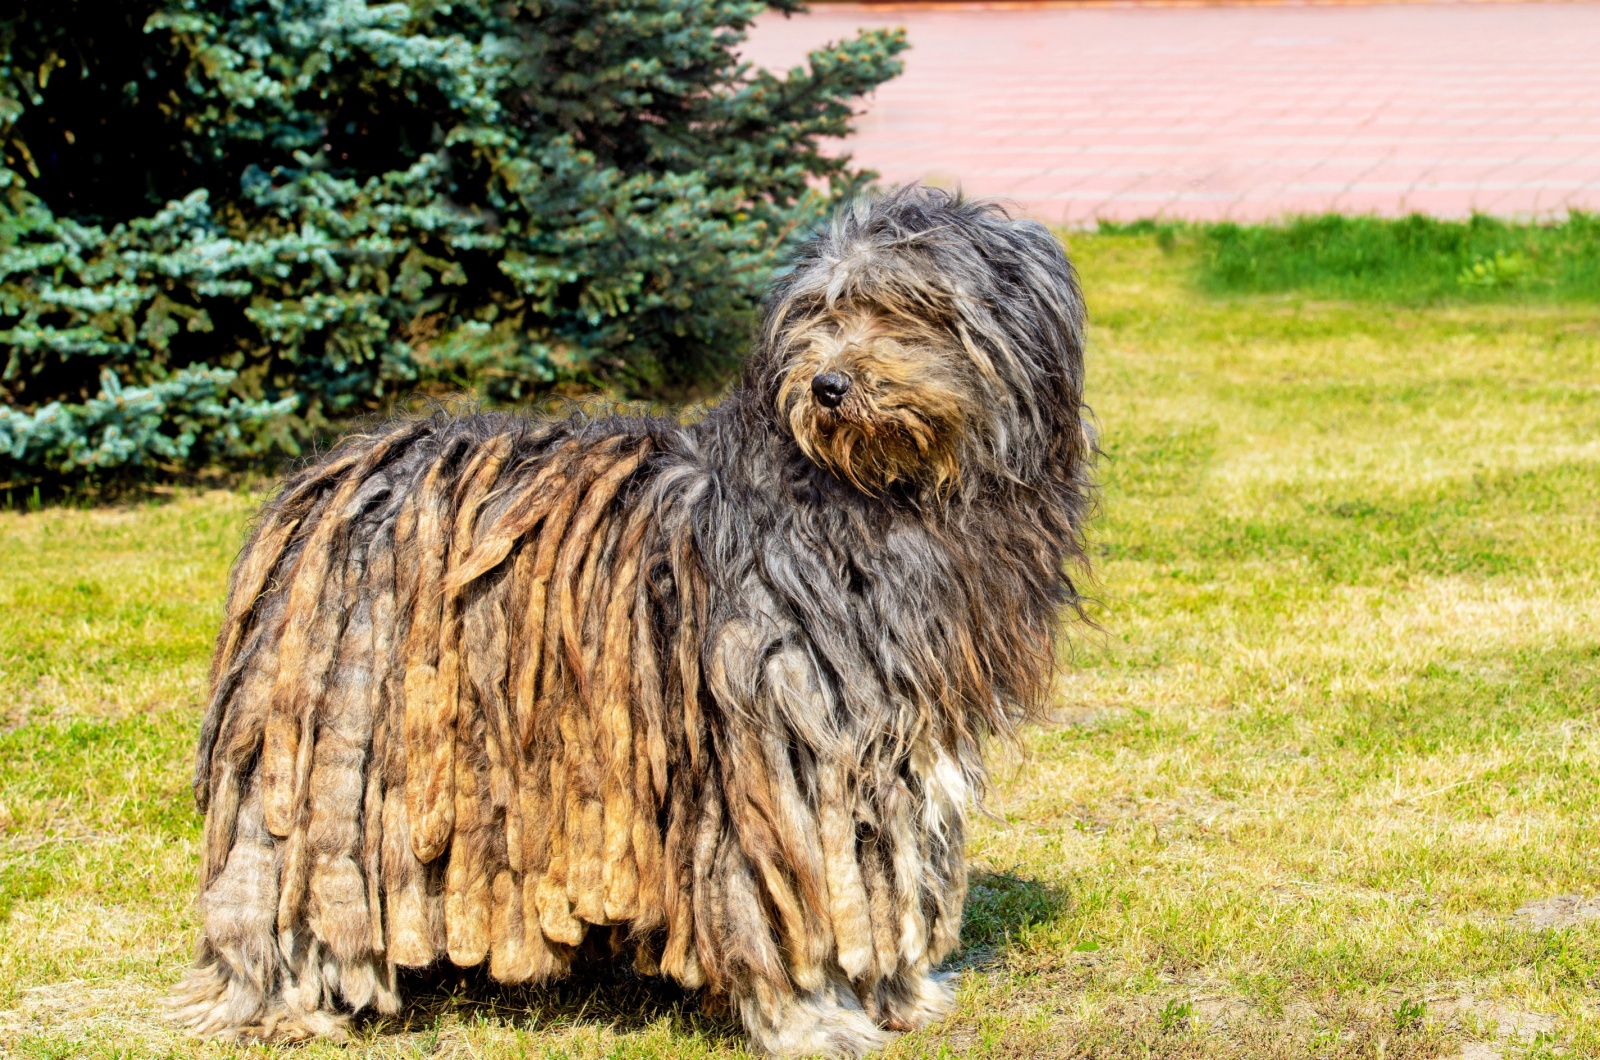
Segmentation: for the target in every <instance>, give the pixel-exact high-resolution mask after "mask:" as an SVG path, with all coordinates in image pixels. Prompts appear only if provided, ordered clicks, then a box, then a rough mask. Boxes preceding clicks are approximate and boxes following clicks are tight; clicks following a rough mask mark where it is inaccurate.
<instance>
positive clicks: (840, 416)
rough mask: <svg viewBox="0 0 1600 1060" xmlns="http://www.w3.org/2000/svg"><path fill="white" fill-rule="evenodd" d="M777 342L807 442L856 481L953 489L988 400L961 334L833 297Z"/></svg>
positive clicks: (797, 433) (782, 403) (868, 488)
mask: <svg viewBox="0 0 1600 1060" xmlns="http://www.w3.org/2000/svg"><path fill="white" fill-rule="evenodd" d="M789 324H790V327H789V328H788V329H787V330H786V331H785V332H784V333H783V335H782V337H781V339H780V340H779V343H778V349H777V350H776V351H775V352H776V354H777V356H778V358H779V364H780V368H779V372H780V382H779V385H778V393H777V405H778V411H779V414H780V416H782V418H783V419H784V421H785V422H786V423H787V424H788V427H789V430H790V431H791V432H793V434H794V437H795V441H797V442H798V443H799V444H800V449H801V451H802V452H804V453H805V454H806V456H807V457H808V458H810V459H811V460H812V462H814V463H816V464H817V465H819V466H821V467H824V468H827V469H828V470H829V471H831V472H833V473H834V474H835V475H837V476H839V477H840V478H842V479H844V480H846V481H848V482H851V483H853V484H854V485H855V486H856V487H857V488H858V489H861V490H863V491H865V492H868V493H877V492H879V491H881V490H883V489H884V488H886V487H888V486H890V485H892V484H893V483H895V482H901V481H906V480H913V481H919V482H922V483H925V484H928V485H931V486H933V487H934V488H935V489H946V488H948V487H950V486H952V485H954V484H955V482H956V481H957V479H958V478H959V476H960V466H961V462H960V453H961V449H962V441H963V436H964V434H965V432H966V431H967V429H968V427H969V411H970V410H972V409H973V408H974V405H975V403H976V402H979V401H981V400H982V397H983V395H982V390H981V387H979V386H978V385H977V383H978V381H977V380H976V379H974V378H973V370H972V369H973V365H972V363H971V359H970V357H968V355H967V352H966V351H965V350H964V349H963V348H962V346H961V343H960V341H959V340H958V339H957V338H956V336H955V335H954V334H952V333H951V332H950V331H949V330H948V329H946V328H944V327H941V326H940V325H939V324H938V322H937V321H936V320H932V321H931V320H929V319H927V318H926V317H919V316H912V315H909V314H906V313H905V312H903V311H898V312H897V311H895V310H894V309H892V308H889V307H885V306H882V305H874V304H871V303H867V304H848V303H846V304H838V305H834V306H829V305H827V304H826V303H825V302H824V303H823V304H821V305H819V306H817V307H815V308H813V309H811V310H810V311H808V312H801V313H799V314H797V315H796V316H795V317H793V318H791V319H790V321H789Z"/></svg>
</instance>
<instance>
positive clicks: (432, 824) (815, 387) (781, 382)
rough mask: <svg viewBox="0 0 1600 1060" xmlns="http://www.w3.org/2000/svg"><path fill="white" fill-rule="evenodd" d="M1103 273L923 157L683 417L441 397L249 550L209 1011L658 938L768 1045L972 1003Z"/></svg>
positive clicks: (1076, 510) (217, 740)
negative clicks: (972, 907)
mask: <svg viewBox="0 0 1600 1060" xmlns="http://www.w3.org/2000/svg"><path fill="white" fill-rule="evenodd" d="M1082 394H1083V300H1082V297H1081V294H1080V292H1079V288H1078V283H1077V279H1076V276H1075V274H1074V272H1073V269H1072V266H1071V265H1070V264H1069V262H1068V260H1067V257H1066V255H1065V254H1064V252H1063V251H1062V249H1061V246H1060V245H1059V244H1058V243H1057V241H1056V240H1055V239H1054V238H1053V237H1052V236H1051V235H1050V233H1049V232H1048V231H1046V230H1045V229H1044V228H1043V227H1042V226H1040V225H1038V224H1034V223H1032V222H1028V221H1020V220H1014V219H1012V218H1010V217H1009V216H1008V215H1007V214H1006V213H1005V212H1004V211H1003V210H1001V209H1000V208H998V207H995V206H992V205H988V204H983V203H976V202H969V201H964V200H963V199H961V198H960V197H958V196H954V195H950V194H947V193H944V192H941V191H937V190H929V189H925V188H917V187H912V188H907V189H903V190H900V191H898V192H894V193H890V194H888V195H883V196H877V197H871V198H866V199H863V200H861V201H858V202H856V203H854V204H852V205H850V206H848V207H846V208H844V209H842V210H841V211H839V213H838V214H837V215H836V216H835V218H834V220H833V221H832V223H831V225H830V226H829V227H827V228H826V229H824V230H822V231H820V232H819V233H818V234H816V235H815V236H814V237H812V238H811V239H810V240H809V241H808V242H806V243H805V244H804V245H802V246H801V247H800V248H799V250H798V251H797V253H796V254H795V256H794V258H793V261H792V263H791V265H790V267H789V268H788V269H787V270H786V271H785V272H783V273H782V274H781V278H780V279H779V280H778V281H777V283H776V285H775V287H774V288H773V290H772V292H771V295H770V297H769V298H768V300H767V302H766V304H765V307H764V310H763V315H762V323H761V328H760V333H759V336H758V338H757V341H756V344H755V348H754V350H753V352H752V353H751V354H750V356H749V358H748V361H747V363H746V364H745V367H744V371H743V375H742V378H741V380H740V382H739V383H738V385H737V386H736V387H735V388H733V389H732V390H731V391H730V392H729V393H728V394H727V396H726V397H725V398H724V399H723V400H722V401H721V402H720V403H718V404H717V405H716V406H715V407H714V408H712V409H711V410H710V411H709V412H707V413H706V414H705V415H704V416H703V417H702V418H700V419H698V420H697V421H694V422H680V421H677V420H671V419H659V418H647V417H644V416H630V415H615V416H608V417H601V418H595V417H589V416H576V415H575V416H570V417H567V418H561V419H551V418H534V417H528V416H520V415H500V414H484V415H471V416H464V417H452V416H447V415H438V416H434V417H432V418H411V419H403V420H400V421H397V422H393V423H390V424H388V425H385V426H383V427H381V428H378V429H375V430H371V431H368V432H366V433H360V434H357V435H355V436H352V437H349V438H347V439H345V440H344V441H343V442H342V443H341V444H339V445H338V446H337V447H336V448H334V449H333V450H332V451H331V452H329V453H328V454H327V456H326V457H324V458H323V459H321V460H320V461H318V462H317V463H316V464H315V465H313V466H311V467H308V468H306V469H305V470H303V471H301V472H299V473H298V474H296V475H295V476H294V477H293V478H291V479H290V480H289V481H288V482H287V484H286V485H285V486H284V487H283V489H282V491H281V492H280V493H279V494H278V496H277V498H276V499H275V500H273V501H272V503H271V504H269V505H268V506H267V508H266V510H265V511H264V512H263V513H262V515H261V517H260V520H259V525H258V526H257V527H256V529H255V532H254V534H253V536H252V537H251V539H250V541H249V543H248V544H247V545H246V547H245V549H244V551H243V553H242V554H241V556H240V558H239V560H238V563H237V565H236V566H235V568H234V571H233V575H232V581H231V584H230V588H229V595H228V603H227V610H226V615H225V618H224V622H223V626H222V630H221V633H220V635H219V637H218V641H217V649H216V655H215V659H214V662H213V669H212V675H213V692H212V696H211V700H210V704H209V708H208V710H207V712H206V716H205V721H204V724H203V727H202V730H201V734H200V742H199V750H198V755H197V762H196V771H195V780H194V790H195V794H196V797H197V798H198V800H199V804H200V806H201V808H202V809H203V810H204V812H205V814H206V821H205V834H204V850H203V862H202V866H201V872H200V886H201V897H200V913H201V917H202V920H203V927H202V933H201V937H200V941H199V946H198V954H197V958H196V964H195V966H194V968H193V969H192V971H191V972H190V974H189V976H188V978H187V979H186V980H185V981H184V983H183V984H182V986H181V987H180V989H179V1001H178V1003H179V1013H180V1017H181V1018H182V1019H183V1020H184V1021H185V1022H186V1023H187V1024H189V1025H190V1026H192V1027H194V1028H196V1029H198V1030H199V1031H201V1032H203V1033H231V1034H235V1035H249V1036H258V1037H263V1038H277V1039H283V1038H293V1037H298V1036H304V1035H310V1034H319V1033H329V1032H335V1031H337V1030H338V1029H339V1027H340V1026H341V1024H342V1023H343V1021H344V1020H346V1019H347V1018H348V1015H349V1014H351V1013H355V1012H360V1011H362V1010H364V1009H367V1008H369V1007H372V1008H375V1009H376V1010H377V1011H379V1012H393V1011H395V1010H396V1009H397V1008H398V1007H399V1005H400V1004H401V999H400V997H399V996H398V991H397V985H396V984H397V969H400V968H411V967H417V966H423V965H429V964H432V963H434V962H436V961H440V960H441V959H448V960H449V961H451V962H454V964H456V965H460V966H470V965H477V964H480V963H482V962H484V961H487V962H488V966H489V967H488V970H489V974H490V975H491V976H492V977H493V978H495V979H497V980H500V981H502V982H506V983H538V982H542V981H545V980H548V979H550V978H551V977H554V976H560V975H562V974H563V973H564V972H566V970H567V969H568V968H569V967H570V966H571V965H572V963H573V962H574V961H575V960H583V959H595V958H598V959H605V960H619V961H620V960H627V961H630V962H631V963H632V965H633V966H634V967H635V968H637V969H639V970H640V971H641V972H644V973H646V974H657V975H661V976H665V977H667V978H669V979H672V980H675V981H676V982H678V983H680V984H682V985H683V986H685V987H688V988H691V989H697V990H699V991H700V992H701V993H702V994H703V996H705V997H707V998H709V999H713V1000H715V1001H717V1002H719V1003H726V1004H730V1005H731V1006H732V1007H733V1008H734V1009H735V1010H736V1011H737V1012H738V1013H739V1015H740V1017H741V1018H742V1020H743V1023H744V1026H745V1028H746V1030H747V1032H748V1033H749V1035H750V1039H751V1041H752V1042H753V1043H754V1045H755V1046H757V1047H758V1048H759V1049H762V1050H765V1051H766V1052H768V1053H771V1054H773V1055H778V1056H789V1055H798V1054H809V1053H829V1054H836V1055H845V1056H855V1055H860V1054H862V1053H865V1052H868V1051H870V1050H872V1049H875V1048H877V1047H879V1046H881V1045H883V1044H884V1043H885V1042H886V1041H887V1040H888V1037H889V1034H890V1033H891V1032H894V1031H903V1030H908V1029H913V1028H917V1027H921V1026H924V1025H926V1024H928V1023H929V1022H931V1021H934V1020H937V1019H939V1018H940V1016H941V1015H942V1014H943V1013H944V1012H945V1011H946V1010H947V1009H948V1007H949V1006H950V1004H951V1000H952V992H951V987H950V985H949V983H948V982H947V979H946V977H942V976H941V975H940V974H939V973H938V972H937V971H936V969H937V967H938V965H939V964H940V962H941V961H943V960H944V959H945V957H946V956H947V955H948V954H949V953H950V952H951V951H952V949H953V948H954V947H955V946H956V944H957V941H958V938H959V934H960V926H961V910H962V904H963V902H964V900H965V897H966V890H967V869H966V863H965V860H964V856H963V840H964V835H965V832H966V822H967V813H968V805H969V802H971V801H972V800H974V799H976V798H978V797H980V796H981V794H982V791H983V787H984V781H985V773H984V762H983V758H982V749H983V746H984V743H985V740H986V738H988V737H990V736H992V735H997V734H999V735H1003V734H1006V733H1010V732H1012V731H1014V730H1015V728H1016V726H1017V725H1018V724H1019V723H1020V722H1021V721H1023V720H1024V719H1026V718H1027V717H1028V716H1029V715H1030V714H1031V713H1033V712H1034V711H1036V710H1037V709H1038V708H1039V707H1040V706H1041V705H1042V702H1043V700H1044V698H1045V696H1046V694H1047V691H1048V686H1049V681H1050V677H1051V673H1052V669H1053V662H1054V659H1055V655H1056V643H1057V640H1058V637H1059V635H1060V631H1061V628H1062V625H1063V620H1064V619H1066V618H1068V617H1071V615H1072V614H1073V613H1075V612H1078V611H1079V610H1080V598H1079V595H1078V591H1077V588H1076V585H1075V580H1077V579H1080V578H1081V575H1082V574H1083V572H1084V568H1085V555H1084V547H1083V536H1082V535H1083V528H1084V522H1085V519H1086V518H1087V516H1088V512H1089V508H1090V503H1091V499H1092V483H1091V470H1092V462H1093V454H1094V443H1093V438H1092V435H1091V433H1090V431H1089V429H1088V428H1087V426H1086V424H1085V410H1084V407H1083V402H1082Z"/></svg>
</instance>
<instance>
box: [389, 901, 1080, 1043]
mask: <svg viewBox="0 0 1600 1060" xmlns="http://www.w3.org/2000/svg"><path fill="white" fill-rule="evenodd" d="M1066 907H1067V895H1066V892H1065V891H1063V890H1061V889H1060V888H1058V887H1055V886H1052V885H1050V884H1048V883H1044V882H1042V881H1040V880H1035V879H1031V878H1029V877H1027V876H1022V875H1019V874H1017V873H1014V872H1005V871H993V870H975V871H974V872H973V873H972V877H971V880H970V884H969V888H968V892H967V905H966V911H965V915H964V916H963V919H962V925H961V948H960V949H959V950H958V951H957V952H956V953H955V954H953V955H952V956H951V958H950V959H949V960H947V961H946V962H945V963H944V968H945V969H947V970H956V971H965V970H971V971H982V970H984V969H985V968H988V967H991V966H993V965H994V964H995V963H996V962H997V961H999V960H1000V959H1001V957H1002V955H1003V953H1004V951H1005V950H1006V948H1007V947H1008V946H1009V945H1011V943H1012V941H1013V940H1014V939H1016V938H1017V937H1018V936H1019V935H1021V934H1022V933H1023V932H1025V931H1026V930H1027V929H1028V928H1029V927H1032V926H1035V925H1039V924H1044V923H1047V922H1049V921H1051V920H1053V919H1055V917H1056V916H1057V915H1059V914H1060V913H1061V912H1063V911H1064V910H1065V909H1066ZM400 989H401V995H402V996H403V997H404V998H405V999H406V1004H405V1007H404V1008H402V1009H401V1011H400V1012H399V1013H398V1014H396V1015H394V1016H386V1017H372V1018H369V1019H366V1020H364V1021H362V1022H361V1023H360V1024H359V1026H360V1027H361V1028H362V1029H364V1030H365V1031H367V1032H368V1033H371V1034H375V1035H393V1034H403V1035H420V1036H427V1035H429V1034H441V1033H445V1032H446V1031H448V1030H449V1029H450V1028H452V1027H461V1026H463V1025H465V1026H470V1025H472V1024H473V1023H475V1022H483V1023H488V1024H498V1025H501V1026H506V1027H511V1028H516V1029H519V1030H522V1031H526V1032H538V1031H562V1030H568V1029H574V1028H581V1027H592V1028H597V1029H598V1028H604V1029H608V1030H610V1031H612V1032H613V1033H618V1034H627V1033H636V1032H640V1031H644V1030H646V1029H648V1028H651V1027H655V1026H657V1025H659V1024H661V1023H662V1022H663V1021H666V1022H667V1024H668V1026H669V1027H670V1028H671V1030H672V1033H674V1034H676V1035H685V1036H689V1037H695V1038H699V1039H701V1040H703V1041H705V1042H707V1043H708V1044H711V1045H714V1046H715V1045H725V1046H733V1045H737V1044H739V1043H741V1042H743V1041H744V1035H743V1031H742V1029H741V1028H740V1026H739V1022H738V1019H737V1017H736V1016H735V1015H734V1014H733V1013H732V1012H730V1011H727V1010H726V1009H723V1010H721V1011H709V1012H708V1011H707V1010H706V1009H705V1008H704V1007H703V1006H702V1004H701V996H700V995H699V994H698V993H697V992H695V991H690V990H684V989H683V988H681V987H679V986H677V985H675V984H673V983H671V982H669V981H668V980H665V979H662V978H659V977H655V976H643V975H639V974H638V973H636V972H634V971H633V970H632V969H631V968H629V967H628V966H627V965H626V964H625V963H621V962H619V963H615V964H613V963H608V962H605V961H584V962H580V963H578V964H576V965H574V967H573V971H572V974H570V975H568V976H567V977H565V978H563V979H560V980H556V981H554V982H551V983H547V984H545V985H543V986H537V987H517V986H505V985H503V984H500V983H496V982H494V981H493V980H492V979H490V978H489V976H488V973H487V972H486V971H485V969H484V968H483V967H482V966H479V967H476V968H455V967H452V966H449V965H436V966H434V967H432V968H427V969H422V970H419V971H413V972H407V973H405V974H404V975H403V976H402V977H401V982H400Z"/></svg>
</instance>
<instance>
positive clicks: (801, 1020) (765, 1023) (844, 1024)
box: [739, 987, 894, 1058]
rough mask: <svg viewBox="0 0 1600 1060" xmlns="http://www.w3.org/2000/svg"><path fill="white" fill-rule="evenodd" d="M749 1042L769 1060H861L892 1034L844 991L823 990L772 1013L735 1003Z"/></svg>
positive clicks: (750, 1002)
mask: <svg viewBox="0 0 1600 1060" xmlns="http://www.w3.org/2000/svg"><path fill="white" fill-rule="evenodd" d="M739 1014H740V1015H741V1016H743V1017H744V1027H745V1031H746V1033H748V1034H749V1035H750V1043H751V1044H752V1045H754V1046H755V1047H756V1048H757V1049H758V1050H760V1051H761V1052H763V1053H766V1054H767V1055H768V1056H773V1057H800V1056H827V1057H849V1058H855V1057H861V1056H866V1055H867V1054H868V1053H873V1052H877V1051H878V1050H879V1049H882V1048H883V1047H884V1046H886V1045H888V1044H889V1042H890V1041H891V1040H892V1039H893V1038H894V1035H893V1034H891V1033H889V1032H888V1031H885V1030H884V1029H883V1028H881V1027H879V1026H878V1025H877V1024H876V1023H873V1022H872V1019H871V1017H869V1016H868V1015H867V1014H866V1012H865V1011H864V1010H863V1009H862V1008H861V1004H860V1002H859V1001H856V999H855V997H854V995H853V994H851V993H850V992H849V991H843V992H842V996H841V992H839V991H835V990H830V989H828V988H826V987H825V988H823V989H822V990H819V991H817V992H816V993H814V994H804V995H799V996H795V997H790V998H786V999H784V1000H783V1001H781V1002H779V1003H778V1004H777V1005H776V1006H775V1007H774V1008H772V1009H769V1008H767V1007H764V1006H762V1005H761V1004H759V1003H758V1002H757V1001H756V1000H755V999H754V998H745V999H743V1000H742V1001H740V1003H739Z"/></svg>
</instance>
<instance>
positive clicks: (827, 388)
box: [811, 372, 850, 409]
mask: <svg viewBox="0 0 1600 1060" xmlns="http://www.w3.org/2000/svg"><path fill="white" fill-rule="evenodd" d="M811 393H812V394H813V395H815V396H816V399H817V403H818V404H819V405H821V406H822V407H823V408H828V409H836V408H838V407H839V403H840V402H842V401H843V400H844V397H845V395H846V394H848V393H850V377H849V376H847V375H845V374H844V373H843V372H818V373H817V374H816V375H815V376H814V377H813V378H812V380H811Z"/></svg>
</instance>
